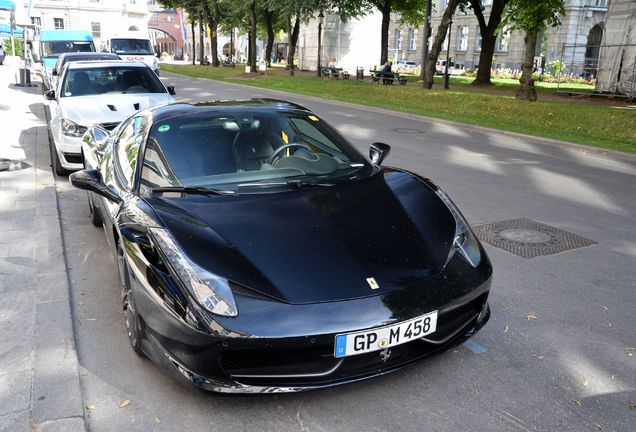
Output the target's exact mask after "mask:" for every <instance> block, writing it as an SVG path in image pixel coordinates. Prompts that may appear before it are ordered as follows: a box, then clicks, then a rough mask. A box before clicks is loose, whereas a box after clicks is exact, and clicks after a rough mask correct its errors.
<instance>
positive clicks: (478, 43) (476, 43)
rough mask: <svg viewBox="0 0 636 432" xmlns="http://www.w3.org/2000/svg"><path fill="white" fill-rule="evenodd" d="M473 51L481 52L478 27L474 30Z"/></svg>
mask: <svg viewBox="0 0 636 432" xmlns="http://www.w3.org/2000/svg"><path fill="white" fill-rule="evenodd" d="M475 51H481V29H480V28H479V26H477V29H476V30H475Z"/></svg>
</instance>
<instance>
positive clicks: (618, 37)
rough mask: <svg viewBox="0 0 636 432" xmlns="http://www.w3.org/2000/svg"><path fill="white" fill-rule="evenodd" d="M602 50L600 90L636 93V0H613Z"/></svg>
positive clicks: (634, 94) (632, 96) (632, 94)
mask: <svg viewBox="0 0 636 432" xmlns="http://www.w3.org/2000/svg"><path fill="white" fill-rule="evenodd" d="M606 17H607V20H606V24H605V34H604V35H603V42H602V45H601V47H600V53H599V70H598V76H597V80H596V91H598V92H608V93H620V94H624V95H627V96H629V97H631V98H634V97H636V73H635V72H636V1H634V0H611V1H610V3H609V7H608V11H607V14H606Z"/></svg>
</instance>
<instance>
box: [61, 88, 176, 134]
mask: <svg viewBox="0 0 636 432" xmlns="http://www.w3.org/2000/svg"><path fill="white" fill-rule="evenodd" d="M58 101H59V102H58V103H59V104H60V108H61V109H62V116H63V117H65V118H68V119H70V120H73V121H74V122H76V123H77V124H80V125H83V126H91V125H93V124H97V123H113V122H121V121H123V120H125V119H126V118H128V117H130V116H131V115H132V114H133V113H135V112H136V111H139V110H143V109H146V108H150V107H152V106H155V105H160V104H164V103H171V102H174V99H173V98H172V96H170V95H169V94H168V93H130V94H117V93H109V94H102V95H92V96H74V97H61V98H59V100H58ZM109 105H110V106H109Z"/></svg>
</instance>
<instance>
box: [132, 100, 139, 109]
mask: <svg viewBox="0 0 636 432" xmlns="http://www.w3.org/2000/svg"><path fill="white" fill-rule="evenodd" d="M133 106H134V107H135V110H137V111H139V102H137V103H136V104H134V105H133Z"/></svg>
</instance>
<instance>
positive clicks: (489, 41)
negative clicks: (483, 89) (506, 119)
mask: <svg viewBox="0 0 636 432" xmlns="http://www.w3.org/2000/svg"><path fill="white" fill-rule="evenodd" d="M508 1H509V0H493V2H492V6H491V9H490V17H489V18H488V23H487V24H486V20H485V18H484V14H483V12H482V10H481V1H480V0H470V5H471V6H472V8H473V11H474V12H475V16H476V17H477V21H478V22H479V33H480V34H481V53H480V54H479V67H478V68H477V77H476V78H475V81H473V85H482V86H486V85H492V83H491V82H490V73H491V71H492V58H493V55H494V53H495V45H496V44H497V36H496V34H495V32H496V31H497V28H498V27H499V24H500V23H501V15H502V13H503V10H504V8H505V7H506V5H507V4H508Z"/></svg>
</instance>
